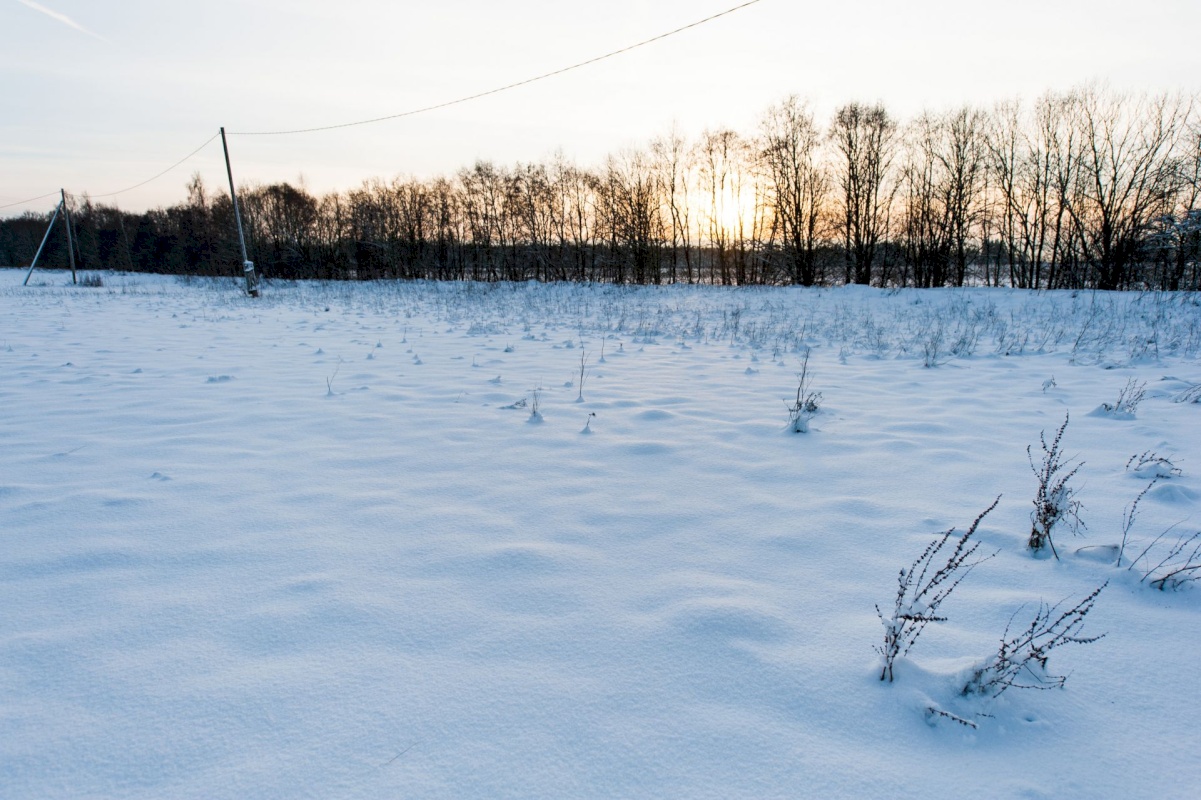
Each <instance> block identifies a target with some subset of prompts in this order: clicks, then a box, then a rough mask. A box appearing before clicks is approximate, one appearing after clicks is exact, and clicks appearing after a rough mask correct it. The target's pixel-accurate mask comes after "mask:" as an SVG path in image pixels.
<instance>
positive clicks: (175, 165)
mask: <svg viewBox="0 0 1201 800" xmlns="http://www.w3.org/2000/svg"><path fill="white" fill-rule="evenodd" d="M220 135H221V134H220V133H214V134H213V135H212V136H210V137H209V138H208V139H207V140H206V141H205V143H204V144H202V145H200V147H197V148H196V149H195V150H193V151H192V152H190V153H188V154H187V155H186V156H184V157H183V158H181V159H179V161H176V162H175V163H174V164H172V165H171V166H169V167H167V168H166V169H165V170H163V171H162V172H160V173H158V174H157V175H155V176H154V177H153V178H147V179H146V180H144V181H142V182H141V183H135V184H134V185H133V186H128V187H126V188H124V189H121V190H119V191H116V192H107V193H105V194H93V195H89V197H114V196H116V195H119V194H125V193H126V192H132V191H133V190H134V189H139V188H141V187H143V186H145V185H146V184H148V183H150V182H151V181H156V180H158V179H159V178H161V177H163V176H164V175H166V174H167V173H168V172H170V171H171V170H173V169H175V168H176V167H178V166H179V165H180V164H182V163H184V162H185V161H187V160H188V159H190V158H191V157H192V156H194V155H196V154H197V153H199V152H200V151H201V150H203V149H204V148H206V147H208V146H209V145H210V144H212V143H213V140H214V139H216V138H217V137H218V136H220Z"/></svg>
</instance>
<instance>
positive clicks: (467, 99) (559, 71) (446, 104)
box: [0, 0, 762, 209]
mask: <svg viewBox="0 0 1201 800" xmlns="http://www.w3.org/2000/svg"><path fill="white" fill-rule="evenodd" d="M761 1H762V0H748V2H745V3H740V4H739V5H736V6H734V7H732V8H727V9H726V10H725V11H720V12H718V13H716V14H712V15H710V16H708V17H705V18H704V19H698V20H696V21H695V22H690V23H688V24H687V25H681V26H680V27H678V28H675V29H673V30H670V31H667V32H666V33H661V34H659V35H658V36H652V37H651V38H649V39H643V40H642V41H640V42H636V43H634V44H631V45H628V46H626V47H622V48H621V49H619V50H611V51H609V52H608V53H605V54H604V55H599V56H596V57H594V58H589V59H587V60H586V61H580V62H578V63H575V64H570V65H568V66H566V67H560V68H559V69H555V70H551V71H550V72H544V73H542V74H541V75H535V76H534V77H532V78H526V79H525V80H520V81H517V82H515V83H509V84H506V85H504V86H498V87H496V88H495V89H488V90H486V91H483V92H476V93H475V94H471V95H467V96H466V97H459V98H456V99H454V100H447V101H446V102H444V103H435V104H434V105H430V106H424V107H422V108H414V109H411V110H409V111H402V112H400V113H398V114H388V115H387V116H383V117H374V118H372V119H361V120H357V121H355V122H343V123H339V124H337V125H322V126H318V127H313V128H296V129H294V130H278V131H228V133H229V134H230V135H231V136H232V135H236V136H287V135H290V134H296V133H316V132H317V131H332V130H337V129H339V128H352V127H355V126H357V125H371V124H373V123H376V122H386V121H387V120H391V119H400V118H401V117H411V116H413V115H415V114H424V113H426V112H429V111H436V110H438V109H440V108H448V107H449V106H456V105H459V104H461V103H467V102H470V101H472V100H479V99H480V98H481V97H488V96H490V95H494V94H500V93H501V92H507V91H509V90H510V89H516V88H518V87H520V86H528V85H529V84H531V83H536V82H538V81H542V80H546V79H547V78H553V77H555V76H556V75H562V74H563V73H565V72H571V71H572V70H576V69H580V68H581V67H586V66H588V65H590V64H595V63H597V62H599V61H605V60H606V59H610V58H613V57H615V56H619V55H622V54H623V53H628V52H630V51H631V50H637V49H638V48H640V47H645V46H646V45H648V44H654V43H655V42H659V41H662V40H663V39H666V38H668V37H670V36H675V35H676V34H678V33H683V32H684V31H686V30H689V29H691V28H696V27H699V26H701V25H704V24H705V23H708V22H712V21H713V20H715V19H720V18H721V17H725V16H728V15H729V14H733V13H734V12H735V11H741V10H742V9H744V8H747V7H748V6H753V5H755V4H757V3H759V2H761ZM220 135H221V134H220V133H215V134H213V135H212V136H210V137H209V138H208V139H206V140H205V142H204V144H202V145H200V146H199V147H197V148H196V149H195V150H193V151H192V152H190V153H188V154H187V155H186V156H184V157H183V158H181V159H179V160H178V161H176V162H175V163H174V164H172V165H171V166H169V167H167V168H166V169H164V170H163V171H162V172H159V173H157V174H155V175H153V176H152V177H149V178H147V179H146V180H144V181H141V182H140V183H135V184H134V185H133V186H127V187H125V188H124V189H119V190H117V191H115V192H105V193H104V194H94V195H90V196H91V197H115V196H117V195H119V194H125V193H126V192H132V191H133V190H134V189H139V188H141V187H143V186H145V185H146V184H148V183H151V182H153V181H156V180H158V179H159V178H161V177H163V176H164V175H166V174H167V173H168V172H170V171H172V170H173V169H175V168H176V167H178V166H179V165H181V164H183V163H184V162H186V161H188V160H189V159H191V158H192V157H193V156H195V155H196V154H197V153H199V152H200V151H201V150H203V149H204V148H206V147H208V146H209V145H210V144H212V143H213V140H215V139H216V138H217V137H218V136H220ZM57 194H58V192H48V193H47V194H43V195H38V196H37V197H31V198H29V199H27V200H20V201H18V202H15V203H8V204H5V205H0V209H5V208H12V207H14V206H19V205H24V204H26V203H33V202H36V201H38V200H44V199H46V198H48V197H53V196H55V195H57Z"/></svg>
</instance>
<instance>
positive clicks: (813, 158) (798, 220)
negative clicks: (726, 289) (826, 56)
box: [760, 96, 830, 286]
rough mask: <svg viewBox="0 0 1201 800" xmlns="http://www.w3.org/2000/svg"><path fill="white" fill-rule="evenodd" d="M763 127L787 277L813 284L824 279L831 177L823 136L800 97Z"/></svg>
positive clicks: (778, 108)
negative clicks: (820, 253) (823, 238)
mask: <svg viewBox="0 0 1201 800" xmlns="http://www.w3.org/2000/svg"><path fill="white" fill-rule="evenodd" d="M760 128H761V136H762V146H761V152H762V159H763V162H764V164H765V165H766V167H767V172H768V177H769V180H770V195H769V199H768V202H769V204H770V208H771V210H772V212H773V213H774V214H775V222H776V224H777V225H778V227H779V233H780V237H781V240H782V242H783V250H784V257H785V261H786V264H787V272H788V279H789V281H790V282H792V283H794V284H800V285H802V286H812V285H813V284H815V283H817V282H818V280H819V277H820V276H819V274H818V269H817V246H818V237H819V234H820V230H821V229H820V225H821V221H822V212H823V208H824V205H825V203H826V198H827V195H828V193H829V191H830V175H829V173H828V172H827V170H826V168H825V165H824V164H822V162H821V157H820V146H821V133H820V131H819V130H818V128H817V125H816V123H815V122H814V119H813V112H812V111H811V110H810V109H809V107H808V106H807V105H805V104H803V103H802V102H801V101H800V100H798V99H797V98H796V96H791V97H788V98H786V99H785V100H784V101H783V102H781V103H780V104H779V105H774V106H771V107H770V108H768V110H767V113H766V114H764V116H763V121H762V122H761V124H760Z"/></svg>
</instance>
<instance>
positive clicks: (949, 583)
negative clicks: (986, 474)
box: [876, 497, 1001, 682]
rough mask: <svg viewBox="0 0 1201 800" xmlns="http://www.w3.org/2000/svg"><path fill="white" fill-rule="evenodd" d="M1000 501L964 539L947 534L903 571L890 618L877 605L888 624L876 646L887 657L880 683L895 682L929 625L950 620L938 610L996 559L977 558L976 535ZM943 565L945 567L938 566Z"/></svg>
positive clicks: (982, 516)
mask: <svg viewBox="0 0 1201 800" xmlns="http://www.w3.org/2000/svg"><path fill="white" fill-rule="evenodd" d="M1000 501H1001V498H1000V497H998V498H997V499H996V500H994V501H993V502H992V505H990V506H989V507H988V508H986V509H984V510H983V511H981V512H980V514H979V516H977V517H976V519H974V520H973V521H972V524H971V527H969V528H968V529H967V531H966V532H965V533H963V534H962V535H961V536H956V535H955V529H954V528H952V529H950V530H949V531H946V532H945V533H943V534H942V535H941V536H940V537H939V538H937V539H935V540H934V541H932V542H930V544H929V545H927V546H926V549H925V550H923V551H922V554H921V555H920V556H918V557H917V558H916V559H915V560H914V562H913V564H911V565H910V566H909V568H908V569H904V568H902V569H901V571H900V574H898V575H897V596H896V601H895V603H894V605H893V610H892V614H891V615H890V616H888V617H885V616H884V612H883V611H881V610H880V606H876V615H877V616H878V617H879V618H880V622H881V623H882V624H883V625H884V643H883V644H881V645H877V646H876V652H878V653H879V654H880V655H881V656H883V658H884V666H883V668H882V669H881V670H880V680H882V681H884V680H887V681H889V682H891V681H892V679H893V664H894V662H896V660H897V658H900V657H903V656H905V655H906V654H907V653H908V652H909V651H910V650H911V649H912V648H913V645H914V644H915V643H916V642H917V640H918V637H919V636H921V635H922V630H923V629H924V628H925V627H926V625H928V624H929V623H931V622H945V621H946V619H947V618H946V617H941V616H939V615H938V607H939V606H940V605H942V603H943V601H944V600H946V599H947V598H948V597H950V596H951V592H953V591H955V587H957V586H958V585H959V583H960V582H961V581H962V580H963V579H964V578H966V577H967V576H968V573H970V572H971V571H972V569H974V568H975V566H976V565H977V564H979V563H981V562H982V561H986V560H988V559H989V558H992V556H991V555H990V556H984V557H983V558H975V555H976V551H977V550H979V549H980V542H978V541H974V540H973V539H972V536H974V535H975V533H976V530H977V528H979V527H980V521H981V520H983V519H984V517H985V516H986V515H987V514H988V512H990V511H992V510H993V509H994V508H996V507H997V503H999V502H1000ZM952 543H953V544H952ZM948 546H950V547H951V551H950V553H948V554H947V555H946V557H945V560H944V559H943V556H942V553H943V549H944V548H946V547H948ZM939 562H941V566H935V565H936V564H938V563H939Z"/></svg>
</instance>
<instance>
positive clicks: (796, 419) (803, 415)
mask: <svg viewBox="0 0 1201 800" xmlns="http://www.w3.org/2000/svg"><path fill="white" fill-rule="evenodd" d="M821 401H822V393H821V392H815V391H813V388H812V385H811V384H810V382H809V348H808V347H806V348H805V354H804V355H803V356H801V371H800V372H798V373H797V388H796V399H795V400H793V401H792V402H791V403H788V402H787V401H785V405H786V406H787V408H788V427H789V429H790V430H791V431H792V432H793V433H808V431H809V420H811V419H812V418H813V417H814V416H816V415H817V413H818V411H820V410H821Z"/></svg>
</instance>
